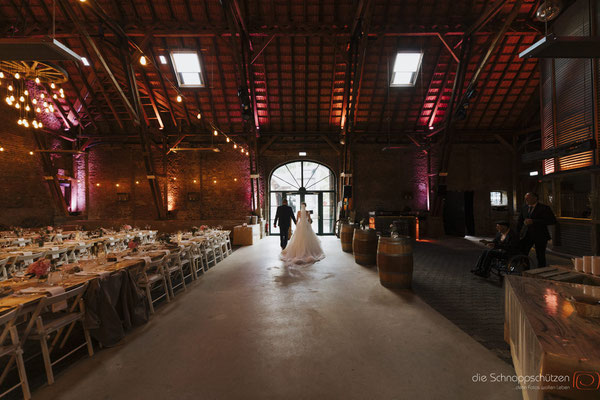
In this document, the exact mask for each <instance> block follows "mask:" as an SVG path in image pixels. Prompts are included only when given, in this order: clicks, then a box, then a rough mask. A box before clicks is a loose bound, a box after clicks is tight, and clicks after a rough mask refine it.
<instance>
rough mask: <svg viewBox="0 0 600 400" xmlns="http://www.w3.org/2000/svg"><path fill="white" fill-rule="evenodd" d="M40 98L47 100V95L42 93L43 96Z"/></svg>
mask: <svg viewBox="0 0 600 400" xmlns="http://www.w3.org/2000/svg"><path fill="white" fill-rule="evenodd" d="M40 97H41V98H42V99H45V98H46V95H45V94H44V93H42V94H40ZM44 104H45V103H44Z"/></svg>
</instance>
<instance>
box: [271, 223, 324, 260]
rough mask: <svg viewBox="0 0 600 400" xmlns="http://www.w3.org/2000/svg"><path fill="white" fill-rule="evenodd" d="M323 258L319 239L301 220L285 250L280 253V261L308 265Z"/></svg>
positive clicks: (309, 226)
mask: <svg viewBox="0 0 600 400" xmlns="http://www.w3.org/2000/svg"><path fill="white" fill-rule="evenodd" d="M323 258H325V254H324V253H323V249H322V248H321V242H320V241H319V238H318V237H317V235H316V234H315V232H314V231H313V229H312V226H311V225H310V224H309V223H308V222H307V221H306V219H303V218H301V219H300V220H299V221H298V225H296V231H295V232H294V234H293V235H292V237H291V239H290V241H289V242H288V244H287V246H286V248H285V249H283V250H282V251H281V259H282V260H283V261H285V262H286V263H294V264H310V263H314V262H317V261H319V260H322V259H323Z"/></svg>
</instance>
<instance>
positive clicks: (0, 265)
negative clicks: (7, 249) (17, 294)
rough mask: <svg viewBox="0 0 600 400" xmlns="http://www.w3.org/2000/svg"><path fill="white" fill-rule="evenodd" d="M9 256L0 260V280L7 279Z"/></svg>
mask: <svg viewBox="0 0 600 400" xmlns="http://www.w3.org/2000/svg"><path fill="white" fill-rule="evenodd" d="M8 260H9V258H5V259H4V260H0V280H3V281H4V280H6V279H8V271H7V270H6V268H7V265H8Z"/></svg>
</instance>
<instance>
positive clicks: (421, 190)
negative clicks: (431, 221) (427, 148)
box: [413, 151, 429, 210]
mask: <svg viewBox="0 0 600 400" xmlns="http://www.w3.org/2000/svg"><path fill="white" fill-rule="evenodd" d="M413 174H414V178H413V192H414V207H415V208H416V209H419V210H424V209H426V210H429V188H428V187H429V184H428V180H429V173H428V171H427V153H426V152H424V151H415V152H414V154H413Z"/></svg>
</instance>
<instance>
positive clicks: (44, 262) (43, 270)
mask: <svg viewBox="0 0 600 400" xmlns="http://www.w3.org/2000/svg"><path fill="white" fill-rule="evenodd" d="M51 265H52V263H51V262H50V260H48V259H47V258H40V259H39V260H37V261H36V262H34V263H31V264H30V265H29V267H27V272H26V273H27V274H29V275H35V276H36V277H38V278H43V277H45V276H46V275H48V272H49V271H50V267H51Z"/></svg>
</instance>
